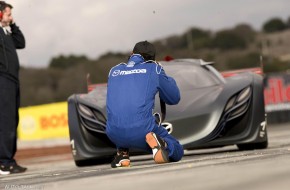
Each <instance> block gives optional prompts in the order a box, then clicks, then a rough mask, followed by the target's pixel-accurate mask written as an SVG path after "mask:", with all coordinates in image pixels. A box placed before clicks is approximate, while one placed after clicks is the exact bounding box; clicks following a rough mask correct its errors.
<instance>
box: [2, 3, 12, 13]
mask: <svg viewBox="0 0 290 190" xmlns="http://www.w3.org/2000/svg"><path fill="white" fill-rule="evenodd" d="M6 7H9V8H10V9H12V8H13V6H12V5H10V4H8V3H6V2H5V1H0V11H4V10H5V9H6Z"/></svg>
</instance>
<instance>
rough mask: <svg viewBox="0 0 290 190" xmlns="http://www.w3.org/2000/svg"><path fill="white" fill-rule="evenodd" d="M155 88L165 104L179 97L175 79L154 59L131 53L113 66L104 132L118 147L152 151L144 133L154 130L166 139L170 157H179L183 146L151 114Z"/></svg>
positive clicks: (155, 92) (173, 101) (176, 158)
mask: <svg viewBox="0 0 290 190" xmlns="http://www.w3.org/2000/svg"><path fill="white" fill-rule="evenodd" d="M158 92H159V96H160V98H161V99H162V100H163V101H164V102H165V103H166V104H169V105H174V104H177V103H178V102H179V100H180V92H179V89H178V87H177V85H176V82H175V80H174V79H173V78H171V77H169V76H167V75H166V74H165V72H164V70H163V68H162V66H160V65H159V64H157V63H156V62H154V61H146V62H145V60H144V58H143V57H142V56H141V55H139V54H133V55H132V56H131V57H130V58H129V60H128V63H127V64H125V63H121V64H119V65H117V66H115V67H113V68H112V69H111V71H110V73H109V78H108V91H107V118H108V120H107V127H106V133H107V135H108V137H109V138H110V140H111V141H112V142H114V143H115V145H116V146H117V148H119V149H120V148H138V149H142V150H147V151H151V149H150V147H149V146H148V145H147V143H146V141H145V136H146V134H147V133H149V132H154V133H156V134H157V135H158V136H159V137H161V138H163V139H164V140H165V141H166V143H167V150H168V152H169V158H170V160H171V161H179V160H180V159H181V158H182V156H183V147H182V146H181V145H180V143H179V142H178V141H177V140H176V139H175V138H174V137H172V136H171V135H170V134H168V132H167V130H166V129H164V127H162V126H159V125H158V124H157V123H156V121H155V117H154V116H153V109H154V102H155V95H156V94H157V93H158Z"/></svg>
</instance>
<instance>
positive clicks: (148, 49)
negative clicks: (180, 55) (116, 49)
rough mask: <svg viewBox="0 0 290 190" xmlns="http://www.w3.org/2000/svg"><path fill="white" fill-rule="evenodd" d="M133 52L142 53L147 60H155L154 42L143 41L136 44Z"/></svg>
mask: <svg viewBox="0 0 290 190" xmlns="http://www.w3.org/2000/svg"><path fill="white" fill-rule="evenodd" d="M133 53H134V54H140V55H142V56H143V57H144V59H145V60H155V54H156V50H155V47H154V45H153V44H151V43H149V42H147V41H142V42H138V43H137V44H136V45H135V46H134V49H133Z"/></svg>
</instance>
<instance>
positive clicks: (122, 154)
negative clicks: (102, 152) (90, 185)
mask: <svg viewBox="0 0 290 190" xmlns="http://www.w3.org/2000/svg"><path fill="white" fill-rule="evenodd" d="M111 167H112V168H118V167H130V158H129V150H128V149H126V150H118V151H117V155H116V156H115V159H114V160H113V161H112V162H111Z"/></svg>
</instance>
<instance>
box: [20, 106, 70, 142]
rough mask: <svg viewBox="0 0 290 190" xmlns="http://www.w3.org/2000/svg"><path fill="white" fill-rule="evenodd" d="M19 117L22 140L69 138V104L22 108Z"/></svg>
mask: <svg viewBox="0 0 290 190" xmlns="http://www.w3.org/2000/svg"><path fill="white" fill-rule="evenodd" d="M19 116H20V121H19V126H18V138H19V139H21V140H39V139H50V138H65V137H69V131H68V118H67V102H61V103H54V104H45V105H41V106H32V107H26V108H20V110H19Z"/></svg>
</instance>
